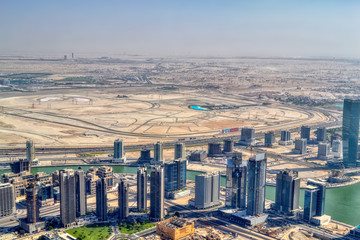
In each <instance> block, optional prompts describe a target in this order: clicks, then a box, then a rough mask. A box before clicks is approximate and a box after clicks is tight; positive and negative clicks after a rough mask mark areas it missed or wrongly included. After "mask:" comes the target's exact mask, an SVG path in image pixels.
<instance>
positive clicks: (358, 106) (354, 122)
mask: <svg viewBox="0 0 360 240" xmlns="http://www.w3.org/2000/svg"><path fill="white" fill-rule="evenodd" d="M359 121H360V100H351V99H345V100H344V110H343V126H342V140H343V162H344V165H345V167H356V166H359V165H360V163H359V161H358V141H359Z"/></svg>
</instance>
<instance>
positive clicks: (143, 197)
mask: <svg viewBox="0 0 360 240" xmlns="http://www.w3.org/2000/svg"><path fill="white" fill-rule="evenodd" d="M147 179H148V176H147V169H146V167H139V168H138V170H137V195H136V200H137V209H138V211H145V210H146V209H147Z"/></svg>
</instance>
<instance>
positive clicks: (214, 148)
mask: <svg viewBox="0 0 360 240" xmlns="http://www.w3.org/2000/svg"><path fill="white" fill-rule="evenodd" d="M219 154H222V151H221V144H220V143H217V142H212V143H208V157H214V156H217V155H219Z"/></svg>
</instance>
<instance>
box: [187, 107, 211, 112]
mask: <svg viewBox="0 0 360 240" xmlns="http://www.w3.org/2000/svg"><path fill="white" fill-rule="evenodd" d="M190 108H191V109H195V110H200V111H209V109H206V108H202V107H200V106H190Z"/></svg>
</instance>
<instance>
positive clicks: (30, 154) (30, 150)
mask: <svg viewBox="0 0 360 240" xmlns="http://www.w3.org/2000/svg"><path fill="white" fill-rule="evenodd" d="M26 159H27V160H28V161H29V162H32V161H34V159H35V145H34V142H33V141H32V140H28V141H26Z"/></svg>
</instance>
